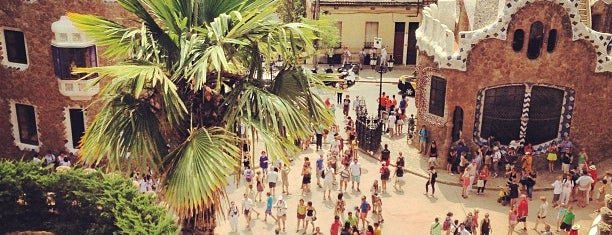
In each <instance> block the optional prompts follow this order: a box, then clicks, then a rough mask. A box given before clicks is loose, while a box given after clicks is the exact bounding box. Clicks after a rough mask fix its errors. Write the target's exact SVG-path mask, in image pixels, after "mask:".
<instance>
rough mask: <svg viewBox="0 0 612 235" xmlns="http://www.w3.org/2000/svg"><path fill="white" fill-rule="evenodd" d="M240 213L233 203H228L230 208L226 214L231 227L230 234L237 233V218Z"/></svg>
mask: <svg viewBox="0 0 612 235" xmlns="http://www.w3.org/2000/svg"><path fill="white" fill-rule="evenodd" d="M239 212H240V211H239V210H238V206H236V203H235V202H234V201H232V202H230V208H229V210H228V212H227V215H228V217H229V221H230V226H231V227H232V232H233V233H235V232H238V216H239V214H240V213H239Z"/></svg>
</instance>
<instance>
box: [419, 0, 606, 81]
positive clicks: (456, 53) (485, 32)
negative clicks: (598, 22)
mask: <svg viewBox="0 0 612 235" xmlns="http://www.w3.org/2000/svg"><path fill="white" fill-rule="evenodd" d="M506 2H507V3H506V5H505V8H504V9H503V15H501V17H499V18H498V19H497V21H496V22H494V23H492V24H489V25H487V26H485V27H483V28H480V29H476V30H473V31H465V32H459V37H458V38H459V41H458V42H455V41H454V33H453V31H452V30H451V29H449V26H447V25H445V24H443V23H441V22H444V20H441V18H443V17H445V16H444V15H442V14H440V10H439V9H438V6H437V5H435V4H432V5H430V6H429V7H425V8H424V9H423V24H422V26H421V27H420V28H419V29H418V30H417V40H418V42H417V45H418V46H419V48H421V50H424V51H425V52H427V54H428V55H431V56H433V59H434V61H435V62H437V63H438V67H439V68H449V69H457V70H460V71H466V70H467V60H468V57H469V56H470V53H471V51H472V49H473V48H474V47H475V46H476V44H478V43H479V42H481V41H483V40H488V39H499V40H506V39H507V38H510V39H512V37H508V36H511V35H508V32H509V24H510V22H511V21H513V19H515V18H516V14H518V13H519V12H520V11H524V10H523V8H526V7H528V6H530V5H534V4H536V5H538V4H541V3H544V4H548V5H556V6H558V7H560V8H562V9H563V13H562V14H566V15H567V16H568V17H569V18H567V21H566V23H567V26H568V27H569V33H570V35H571V39H572V40H574V41H576V40H586V41H587V42H589V43H590V44H591V45H592V46H593V47H594V48H595V51H596V56H597V60H596V61H595V64H594V65H592V66H591V67H590V68H591V69H592V70H593V71H595V72H598V73H601V72H612V55H611V54H609V52H608V51H607V48H608V45H609V44H610V43H611V41H612V34H607V33H601V32H597V31H594V30H592V29H590V28H587V27H586V26H585V25H584V24H583V23H581V22H580V16H579V14H578V2H579V0H551V1H542V0H507V1H506ZM541 13H543V12H537V13H536V15H541ZM491 14H496V12H491Z"/></svg>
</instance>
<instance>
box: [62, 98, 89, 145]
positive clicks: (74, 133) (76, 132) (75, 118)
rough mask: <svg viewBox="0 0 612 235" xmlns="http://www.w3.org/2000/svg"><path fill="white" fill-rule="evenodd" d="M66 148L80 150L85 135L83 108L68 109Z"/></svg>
mask: <svg viewBox="0 0 612 235" xmlns="http://www.w3.org/2000/svg"><path fill="white" fill-rule="evenodd" d="M65 114H66V119H65V120H66V121H65V125H66V140H67V142H66V148H68V149H79V144H80V142H81V138H82V137H83V135H84V134H85V112H84V111H83V109H81V108H66V113H65Z"/></svg>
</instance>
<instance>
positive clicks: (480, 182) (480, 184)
mask: <svg viewBox="0 0 612 235" xmlns="http://www.w3.org/2000/svg"><path fill="white" fill-rule="evenodd" d="M476 186H477V187H484V180H478V181H476Z"/></svg>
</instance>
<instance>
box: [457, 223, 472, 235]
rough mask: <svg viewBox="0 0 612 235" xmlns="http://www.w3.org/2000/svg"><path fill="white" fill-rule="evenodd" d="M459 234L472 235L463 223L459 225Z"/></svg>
mask: <svg viewBox="0 0 612 235" xmlns="http://www.w3.org/2000/svg"><path fill="white" fill-rule="evenodd" d="M457 232H459V235H472V233H470V231H468V230H467V229H465V224H463V223H461V224H459V228H457ZM457 232H455V234H457Z"/></svg>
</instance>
